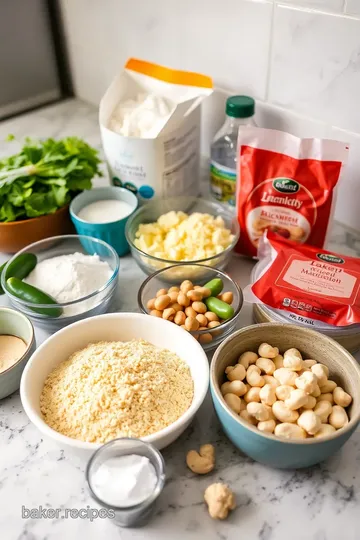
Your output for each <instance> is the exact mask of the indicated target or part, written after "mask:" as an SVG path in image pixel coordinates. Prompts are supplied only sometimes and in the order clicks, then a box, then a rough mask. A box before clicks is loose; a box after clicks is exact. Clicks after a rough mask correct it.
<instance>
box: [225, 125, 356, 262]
mask: <svg viewBox="0 0 360 540" xmlns="http://www.w3.org/2000/svg"><path fill="white" fill-rule="evenodd" d="M348 150H349V147H348V145H347V144H345V143H343V142H339V141H332V140H327V139H324V140H322V139H299V138H298V137H295V136H294V135H290V134H289V133H284V132H282V131H276V130H272V129H263V128H257V127H253V126H248V127H244V128H241V129H240V130H239V137H238V150H237V152H238V171H237V193H236V212H237V217H238V221H239V225H240V230H241V234H240V239H239V242H238V244H237V246H236V248H235V249H236V251H237V252H238V253H241V254H243V255H249V256H255V255H256V253H257V246H258V243H259V239H260V237H261V236H262V234H263V233H264V232H265V231H266V230H270V231H272V232H275V233H277V234H279V235H281V236H282V237H284V238H287V239H290V240H295V241H296V242H301V243H305V242H306V243H307V244H309V245H312V246H316V247H319V248H322V247H324V245H325V241H326V235H327V230H328V225H329V222H330V219H331V217H332V211H333V208H334V203H335V188H336V185H337V183H338V181H339V177H340V173H341V169H342V166H343V165H344V163H345V162H346V159H347V154H348Z"/></svg>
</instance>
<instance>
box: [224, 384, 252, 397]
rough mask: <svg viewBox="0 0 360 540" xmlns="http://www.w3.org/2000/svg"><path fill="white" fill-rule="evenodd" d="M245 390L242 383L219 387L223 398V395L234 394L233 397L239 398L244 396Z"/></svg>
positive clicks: (244, 385)
mask: <svg viewBox="0 0 360 540" xmlns="http://www.w3.org/2000/svg"><path fill="white" fill-rule="evenodd" d="M246 390H247V388H246V384H244V383H243V382H242V381H231V382H225V383H224V384H222V385H221V393H222V395H223V396H225V394H235V396H239V397H241V396H243V395H244V394H246Z"/></svg>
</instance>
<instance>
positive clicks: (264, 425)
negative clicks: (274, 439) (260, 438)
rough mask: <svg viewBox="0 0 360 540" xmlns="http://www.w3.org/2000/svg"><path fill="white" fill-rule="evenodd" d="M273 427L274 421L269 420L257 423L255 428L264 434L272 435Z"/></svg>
mask: <svg viewBox="0 0 360 540" xmlns="http://www.w3.org/2000/svg"><path fill="white" fill-rule="evenodd" d="M275 426H276V422H275V420H273V419H272V418H270V420H264V422H259V423H258V425H257V428H258V429H259V430H260V431H265V433H274V429H275Z"/></svg>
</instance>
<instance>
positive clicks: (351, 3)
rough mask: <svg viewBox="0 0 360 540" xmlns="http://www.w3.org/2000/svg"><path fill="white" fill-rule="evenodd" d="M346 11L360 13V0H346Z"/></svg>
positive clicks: (353, 13)
mask: <svg viewBox="0 0 360 540" xmlns="http://www.w3.org/2000/svg"><path fill="white" fill-rule="evenodd" d="M346 13H349V15H360V0H346Z"/></svg>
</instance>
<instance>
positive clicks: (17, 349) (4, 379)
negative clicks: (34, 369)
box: [0, 307, 36, 399]
mask: <svg viewBox="0 0 360 540" xmlns="http://www.w3.org/2000/svg"><path fill="white" fill-rule="evenodd" d="M35 348H36V345H35V335H34V329H33V326H32V324H31V322H30V321H29V319H28V318H27V317H26V316H25V315H23V314H22V313H19V312H18V311H15V310H14V309H10V308H3V307H2V308H0V399H3V398H5V397H7V396H9V395H10V394H12V393H13V392H15V391H16V390H18V389H19V387H20V379H21V375H22V372H23V370H24V368H25V365H26V363H27V361H28V360H29V358H30V356H31V355H32V353H33V352H34V351H35Z"/></svg>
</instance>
